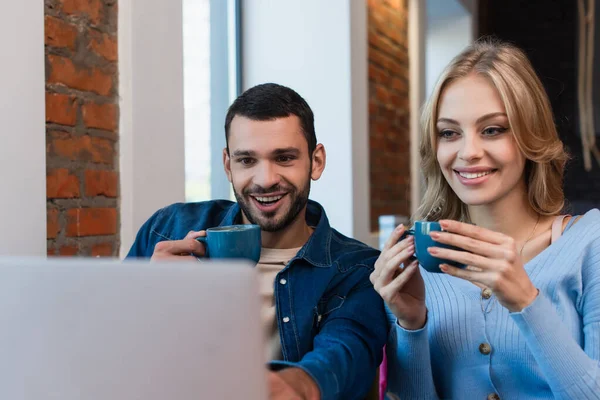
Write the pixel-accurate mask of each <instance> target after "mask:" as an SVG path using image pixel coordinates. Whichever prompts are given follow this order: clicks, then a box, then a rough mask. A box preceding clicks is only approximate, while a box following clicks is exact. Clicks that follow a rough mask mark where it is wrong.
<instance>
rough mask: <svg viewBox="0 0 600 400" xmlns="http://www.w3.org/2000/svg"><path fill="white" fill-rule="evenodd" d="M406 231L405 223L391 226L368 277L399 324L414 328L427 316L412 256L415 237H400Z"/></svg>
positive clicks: (423, 294)
mask: <svg viewBox="0 0 600 400" xmlns="http://www.w3.org/2000/svg"><path fill="white" fill-rule="evenodd" d="M405 232H406V228H405V227H404V225H399V226H398V227H396V229H394V231H393V232H392V234H391V235H390V237H389V238H388V240H387V242H386V243H385V246H384V247H383V250H382V252H381V254H380V255H379V258H378V259H377V261H376V262H375V270H374V271H373V273H371V276H370V280H371V283H373V286H374V288H375V290H376V291H377V293H379V295H380V296H381V297H382V298H383V300H384V301H385V303H386V304H387V306H388V307H389V308H390V310H391V311H392V312H393V313H394V315H395V316H396V318H398V323H399V324H400V326H402V327H403V328H405V329H409V330H415V329H420V328H422V327H423V326H424V325H425V320H426V318H427V309H426V307H425V285H424V283H423V278H422V277H421V273H420V272H419V263H418V261H417V260H414V259H413V254H414V253H415V244H414V237H413V236H412V235H408V236H405V237H403V236H404V234H405ZM401 239H402V240H401Z"/></svg>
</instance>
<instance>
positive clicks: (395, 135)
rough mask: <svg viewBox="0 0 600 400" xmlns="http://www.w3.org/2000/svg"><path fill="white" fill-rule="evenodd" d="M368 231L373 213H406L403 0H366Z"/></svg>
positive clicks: (405, 11) (407, 175)
mask: <svg viewBox="0 0 600 400" xmlns="http://www.w3.org/2000/svg"><path fill="white" fill-rule="evenodd" d="M368 14H369V136H370V182H371V230H372V231H376V230H377V229H378V222H377V219H378V217H379V215H388V214H401V215H406V216H408V215H410V139H409V135H410V132H409V100H408V49H407V47H408V38H407V34H408V30H407V28H408V5H407V1H406V0H368Z"/></svg>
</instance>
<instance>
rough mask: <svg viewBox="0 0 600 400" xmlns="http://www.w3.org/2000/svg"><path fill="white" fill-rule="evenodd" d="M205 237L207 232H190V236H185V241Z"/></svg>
mask: <svg viewBox="0 0 600 400" xmlns="http://www.w3.org/2000/svg"><path fill="white" fill-rule="evenodd" d="M203 236H206V231H189V232H188V234H187V235H185V239H196V238H199V237H203Z"/></svg>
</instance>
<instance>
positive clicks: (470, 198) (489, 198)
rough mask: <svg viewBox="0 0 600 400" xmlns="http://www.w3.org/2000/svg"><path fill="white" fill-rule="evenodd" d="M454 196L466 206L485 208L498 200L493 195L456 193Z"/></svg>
mask: <svg viewBox="0 0 600 400" xmlns="http://www.w3.org/2000/svg"><path fill="white" fill-rule="evenodd" d="M455 193H456V192H455ZM456 195H457V196H458V198H459V199H460V201H462V202H463V203H465V204H466V205H467V206H485V205H487V204H492V203H494V202H495V201H496V200H497V199H498V196H496V195H494V194H493V193H456Z"/></svg>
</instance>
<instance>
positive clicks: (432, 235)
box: [429, 232, 440, 239]
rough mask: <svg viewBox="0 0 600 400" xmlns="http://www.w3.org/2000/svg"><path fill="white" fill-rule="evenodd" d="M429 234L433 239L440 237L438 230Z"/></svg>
mask: <svg viewBox="0 0 600 400" xmlns="http://www.w3.org/2000/svg"><path fill="white" fill-rule="evenodd" d="M429 236H431V237H432V238H434V239H439V238H440V233H439V232H431V233H430V234H429Z"/></svg>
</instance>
